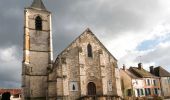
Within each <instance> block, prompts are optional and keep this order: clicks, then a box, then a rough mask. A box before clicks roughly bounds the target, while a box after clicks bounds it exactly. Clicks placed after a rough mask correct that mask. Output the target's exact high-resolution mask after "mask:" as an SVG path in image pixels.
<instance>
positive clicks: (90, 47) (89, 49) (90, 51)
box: [87, 44, 93, 57]
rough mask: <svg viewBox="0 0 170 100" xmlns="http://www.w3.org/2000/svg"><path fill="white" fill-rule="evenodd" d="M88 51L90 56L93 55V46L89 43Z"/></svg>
mask: <svg viewBox="0 0 170 100" xmlns="http://www.w3.org/2000/svg"><path fill="white" fill-rule="evenodd" d="M87 53H88V57H93V53H92V46H91V45H90V44H88V45H87Z"/></svg>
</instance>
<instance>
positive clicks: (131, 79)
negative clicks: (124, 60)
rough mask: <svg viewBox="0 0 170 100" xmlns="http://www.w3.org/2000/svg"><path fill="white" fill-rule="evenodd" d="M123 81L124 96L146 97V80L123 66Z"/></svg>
mask: <svg viewBox="0 0 170 100" xmlns="http://www.w3.org/2000/svg"><path fill="white" fill-rule="evenodd" d="M120 74H121V82H122V92H123V96H124V98H127V97H144V96H145V94H144V82H143V79H142V78H140V77H137V76H136V75H135V74H133V73H132V72H130V70H129V69H126V68H125V66H123V69H120Z"/></svg>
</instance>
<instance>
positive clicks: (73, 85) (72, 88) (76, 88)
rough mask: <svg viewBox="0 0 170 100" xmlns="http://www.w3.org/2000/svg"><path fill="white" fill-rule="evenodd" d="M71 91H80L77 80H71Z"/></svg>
mask: <svg viewBox="0 0 170 100" xmlns="http://www.w3.org/2000/svg"><path fill="white" fill-rule="evenodd" d="M70 91H78V84H77V82H70Z"/></svg>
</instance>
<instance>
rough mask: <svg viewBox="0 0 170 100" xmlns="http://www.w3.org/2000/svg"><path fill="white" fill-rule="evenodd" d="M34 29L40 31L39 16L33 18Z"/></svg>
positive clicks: (40, 22)
mask: <svg viewBox="0 0 170 100" xmlns="http://www.w3.org/2000/svg"><path fill="white" fill-rule="evenodd" d="M35 29H36V30H42V19H41V17H40V16H37V17H36V18H35Z"/></svg>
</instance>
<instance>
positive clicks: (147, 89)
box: [129, 63, 161, 96]
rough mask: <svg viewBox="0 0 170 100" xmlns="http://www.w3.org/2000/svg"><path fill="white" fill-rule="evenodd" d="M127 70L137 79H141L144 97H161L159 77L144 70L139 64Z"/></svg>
mask: <svg viewBox="0 0 170 100" xmlns="http://www.w3.org/2000/svg"><path fill="white" fill-rule="evenodd" d="M129 70H130V72H132V73H133V74H135V75H136V76H137V77H139V78H142V79H143V82H144V87H143V88H144V89H143V91H144V94H145V96H160V95H161V87H160V80H159V77H157V76H155V75H153V74H151V73H150V72H148V71H147V70H145V69H144V68H143V66H142V63H139V64H138V67H130V68H129ZM138 92H139V91H138ZM140 94H141V93H140Z"/></svg>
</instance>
